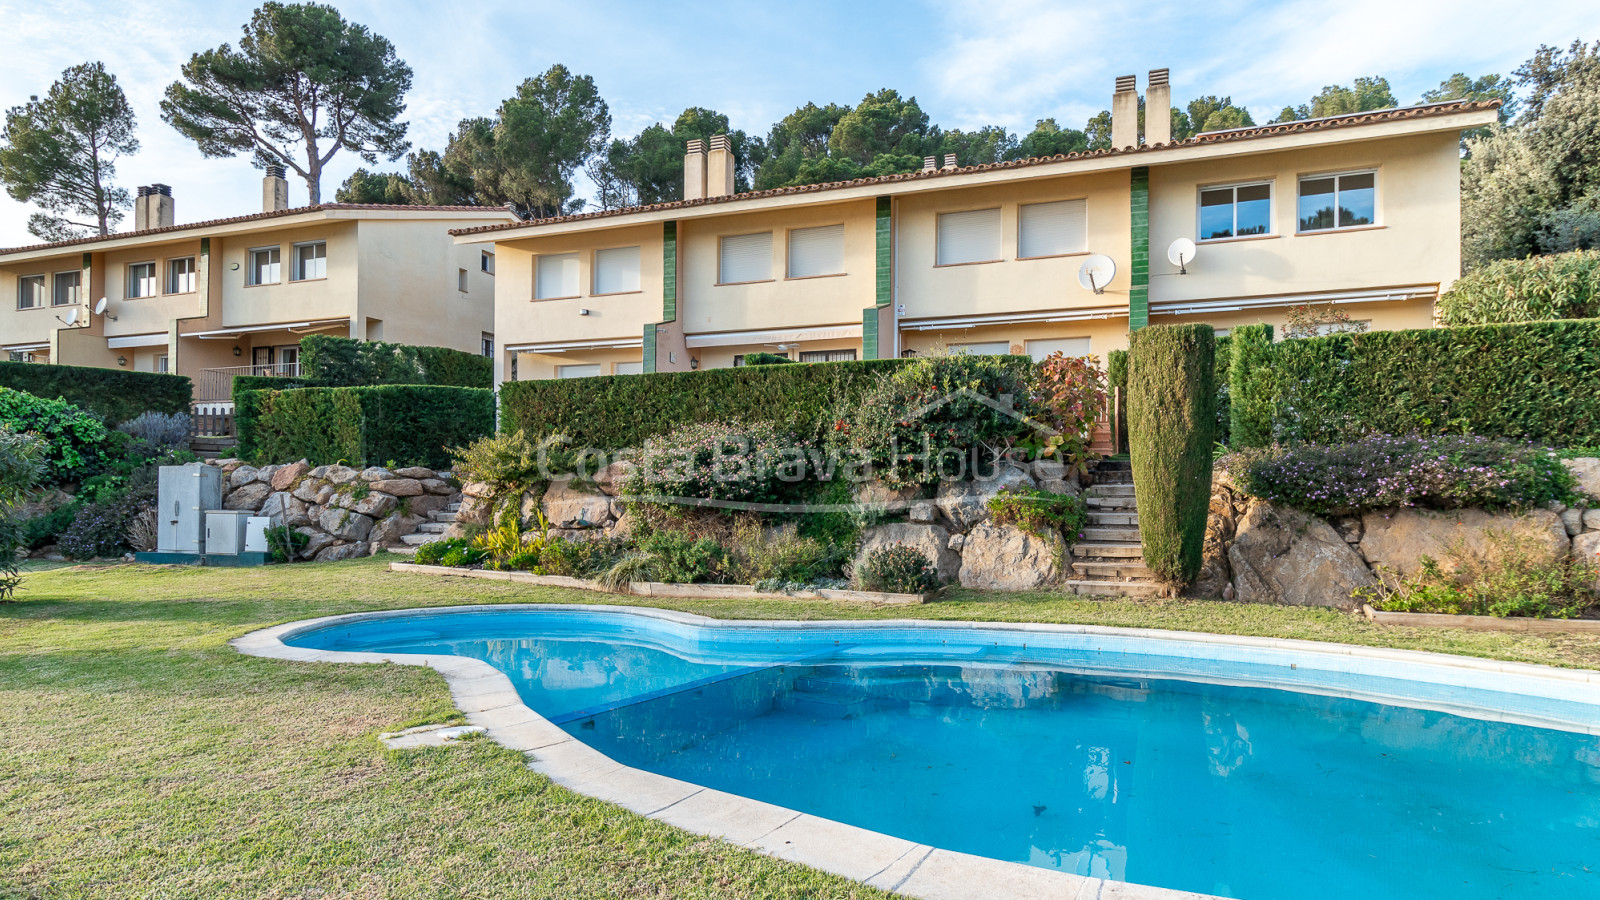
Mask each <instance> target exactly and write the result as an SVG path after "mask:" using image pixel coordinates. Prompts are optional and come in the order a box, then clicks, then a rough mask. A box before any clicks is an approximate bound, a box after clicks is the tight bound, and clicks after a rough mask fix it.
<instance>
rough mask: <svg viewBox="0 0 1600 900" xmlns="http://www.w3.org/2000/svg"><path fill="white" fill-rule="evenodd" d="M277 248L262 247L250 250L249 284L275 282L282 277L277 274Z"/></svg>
mask: <svg viewBox="0 0 1600 900" xmlns="http://www.w3.org/2000/svg"><path fill="white" fill-rule="evenodd" d="M278 264H279V256H278V248H277V247H264V248H262V249H260V250H251V251H250V272H249V282H248V283H250V284H277V283H278V282H279V281H281V280H282V279H281V278H280V276H279V274H278Z"/></svg>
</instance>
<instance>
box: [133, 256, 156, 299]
mask: <svg viewBox="0 0 1600 900" xmlns="http://www.w3.org/2000/svg"><path fill="white" fill-rule="evenodd" d="M126 293H127V296H128V297H129V298H130V299H131V298H136V297H154V296H155V295H156V293H157V290H156V264H155V263H153V262H147V263H134V264H133V265H131V266H129V267H128V290H127V292H126Z"/></svg>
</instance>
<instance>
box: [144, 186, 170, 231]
mask: <svg viewBox="0 0 1600 900" xmlns="http://www.w3.org/2000/svg"><path fill="white" fill-rule="evenodd" d="M175 212H176V211H175V209H174V208H173V203H172V188H170V187H168V186H167V185H164V184H152V185H146V186H141V187H140V188H139V190H138V196H136V197H134V199H133V230H134V231H149V230H150V229H152V228H171V227H172V226H173V224H175V222H176V216H175Z"/></svg>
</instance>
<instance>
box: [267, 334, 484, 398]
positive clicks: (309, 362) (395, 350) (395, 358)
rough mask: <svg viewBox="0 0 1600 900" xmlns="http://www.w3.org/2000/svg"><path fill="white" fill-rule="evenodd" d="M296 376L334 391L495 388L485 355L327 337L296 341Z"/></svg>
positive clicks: (311, 337) (321, 335) (315, 336)
mask: <svg viewBox="0 0 1600 900" xmlns="http://www.w3.org/2000/svg"><path fill="white" fill-rule="evenodd" d="M300 372H301V374H302V375H303V376H304V377H305V378H306V379H307V380H309V381H313V382H316V383H319V384H325V385H333V386H339V387H360V386H369V385H376V384H432V385H440V386H449V387H470V388H489V387H493V386H494V360H492V359H490V358H489V357H487V356H479V355H477V354H474V353H466V352H464V351H461V350H451V349H449V348H448V347H416V346H412V345H410V344H390V343H386V342H384V341H361V340H356V339H354V338H343V337H334V336H333V335H327V334H313V335H307V336H306V337H303V338H301V339H300ZM237 386H238V383H237V382H235V387H237Z"/></svg>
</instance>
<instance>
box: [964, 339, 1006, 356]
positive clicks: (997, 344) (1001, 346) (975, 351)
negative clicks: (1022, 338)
mask: <svg viewBox="0 0 1600 900" xmlns="http://www.w3.org/2000/svg"><path fill="white" fill-rule="evenodd" d="M950 351H951V352H952V353H966V354H967V355H968V356H1005V355H1006V354H1008V353H1010V352H1011V345H1010V344H1009V343H1007V342H1005V341H985V342H983V343H979V344H951V345H950Z"/></svg>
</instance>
